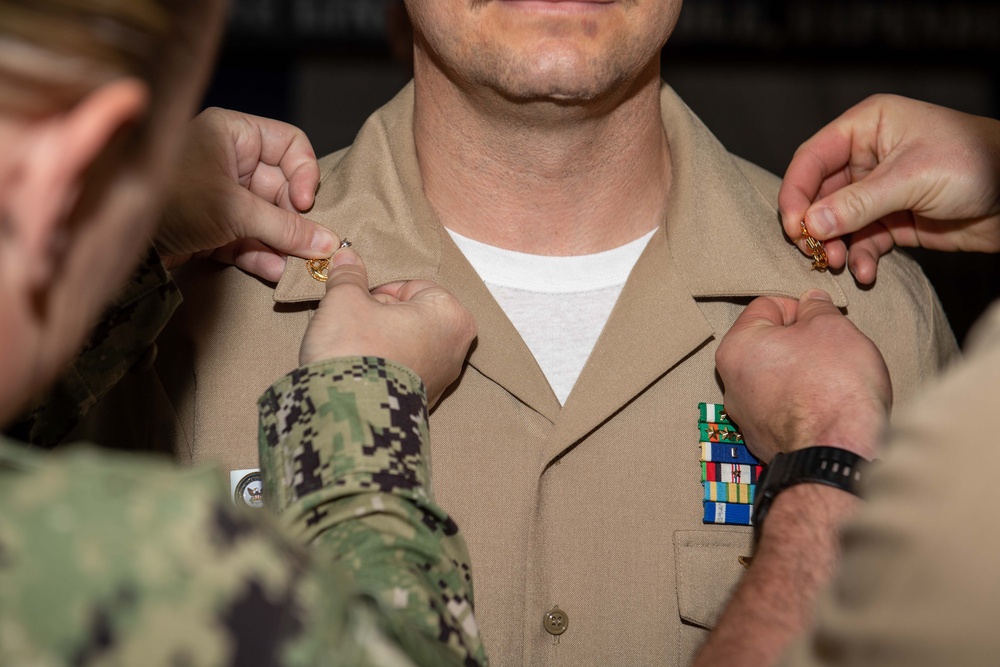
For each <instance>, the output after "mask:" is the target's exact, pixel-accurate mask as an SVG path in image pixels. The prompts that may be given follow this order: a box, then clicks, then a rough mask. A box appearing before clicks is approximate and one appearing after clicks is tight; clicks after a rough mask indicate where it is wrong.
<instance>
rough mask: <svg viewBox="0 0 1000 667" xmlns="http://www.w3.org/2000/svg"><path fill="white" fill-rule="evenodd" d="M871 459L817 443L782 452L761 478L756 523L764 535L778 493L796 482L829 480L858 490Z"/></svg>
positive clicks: (838, 485)
mask: <svg viewBox="0 0 1000 667" xmlns="http://www.w3.org/2000/svg"><path fill="white" fill-rule="evenodd" d="M866 463H867V461H866V460H865V459H864V458H863V457H861V456H859V455H858V454H855V453H854V452H851V451H848V450H846V449H841V448H840V447H830V446H817V447H806V448H805V449H798V450H796V451H794V452H790V453H787V454H786V453H781V454H778V455H777V456H775V457H774V459H773V460H772V461H771V463H770V465H768V466H767V467H766V468H764V471H763V473H762V474H761V477H760V479H759V480H758V482H757V492H756V494H755V495H756V497H755V498H754V506H753V524H754V533H755V536H756V537H758V538H759V537H760V531H761V527H762V526H763V525H764V519H765V518H766V517H767V512H768V510H769V509H770V508H771V503H772V502H774V499H775V497H777V495H778V494H779V493H781V492H782V491H784V490H785V489H787V488H788V487H790V486H795V485H796V484H803V483H810V484H826V485H827V486H832V487H835V488H838V489H841V490H843V491H847V492H848V493H853V494H854V495H859V494H858V487H859V484H860V482H861V480H862V477H863V475H864V469H865V464H866Z"/></svg>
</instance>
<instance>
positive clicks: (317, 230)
mask: <svg viewBox="0 0 1000 667" xmlns="http://www.w3.org/2000/svg"><path fill="white" fill-rule="evenodd" d="M232 196H233V197H234V198H236V199H237V200H238V201H239V205H238V206H237V207H236V211H234V213H235V215H236V216H237V217H236V218H235V220H233V224H235V225H239V226H240V229H238V230H237V236H239V237H243V238H250V239H257V240H259V241H261V242H263V243H265V244H266V245H268V246H270V247H271V248H274V249H275V250H277V251H278V252H280V253H284V254H286V255H294V256H296V257H303V258H305V259H312V258H315V257H329V256H330V255H331V254H332V253H333V251H334V250H336V249H337V246H338V245H340V239H338V238H337V235H336V234H334V233H333V232H331V231H330V230H329V229H327V228H326V227H323V226H322V225H320V224H318V223H315V222H313V221H311V220H308V219H306V218H304V217H302V216H301V215H299V214H297V213H290V212H288V211H285V210H283V209H280V208H277V207H275V206H272V205H271V204H269V203H268V202H266V201H264V200H263V199H260V198H259V197H256V196H255V195H253V194H252V193H250V192H248V191H246V190H243V189H242V188H239V189H238V190H234V191H233V195H232Z"/></svg>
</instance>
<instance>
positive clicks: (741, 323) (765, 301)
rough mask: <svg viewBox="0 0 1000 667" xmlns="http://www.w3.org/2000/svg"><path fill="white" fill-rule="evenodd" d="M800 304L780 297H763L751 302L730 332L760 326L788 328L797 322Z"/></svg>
mask: <svg viewBox="0 0 1000 667" xmlns="http://www.w3.org/2000/svg"><path fill="white" fill-rule="evenodd" d="M797 308H798V302H797V301H796V300H795V299H787V298H785V297H780V296H761V297H757V298H756V299H754V300H753V301H751V302H750V305H749V306H747V307H746V308H745V309H744V310H743V312H742V313H740V316H739V317H738V318H736V321H735V322H734V323H733V326H732V327H731V328H730V330H733V329H735V330H737V331H738V330H741V329H748V328H752V327H759V326H775V327H780V326H787V325H789V324H792V323H793V322H794V321H795V313H796V310H797Z"/></svg>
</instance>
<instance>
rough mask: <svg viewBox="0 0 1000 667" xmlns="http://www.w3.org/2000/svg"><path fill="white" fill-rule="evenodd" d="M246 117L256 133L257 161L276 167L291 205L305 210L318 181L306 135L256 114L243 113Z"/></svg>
mask: <svg viewBox="0 0 1000 667" xmlns="http://www.w3.org/2000/svg"><path fill="white" fill-rule="evenodd" d="M247 120H248V122H249V123H250V124H251V126H252V127H254V129H255V130H256V132H257V133H258V135H259V139H260V162H262V163H264V164H266V165H271V166H276V167H279V168H280V169H281V173H282V174H283V175H284V179H285V181H286V182H287V185H288V196H289V199H290V201H291V203H292V205H293V206H294V207H295V209H296V210H299V211H305V210H308V209H309V208H310V207H311V206H312V204H313V197H314V195H315V193H316V187H317V186H318V185H319V163H318V162H317V160H316V152H315V151H314V150H313V147H312V144H311V143H310V142H309V138H308V137H306V135H305V133H304V132H303V131H302V130H300V129H299V128H297V127H295V126H294V125H289V124H288V123H282V122H280V121H276V120H272V119H269V118H261V117H259V116H247ZM272 194H273V193H272ZM263 196H266V194H265V195H263ZM272 201H274V200H273V199H272Z"/></svg>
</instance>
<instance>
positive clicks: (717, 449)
mask: <svg viewBox="0 0 1000 667" xmlns="http://www.w3.org/2000/svg"><path fill="white" fill-rule="evenodd" d="M701 460H702V461H717V462H719V463H746V464H747V465H752V466H755V465H760V461H758V460H757V459H756V458H755V457H754V455H753V454H751V453H750V450H749V449H747V448H746V446H744V445H731V444H729V443H726V442H703V443H701Z"/></svg>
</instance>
